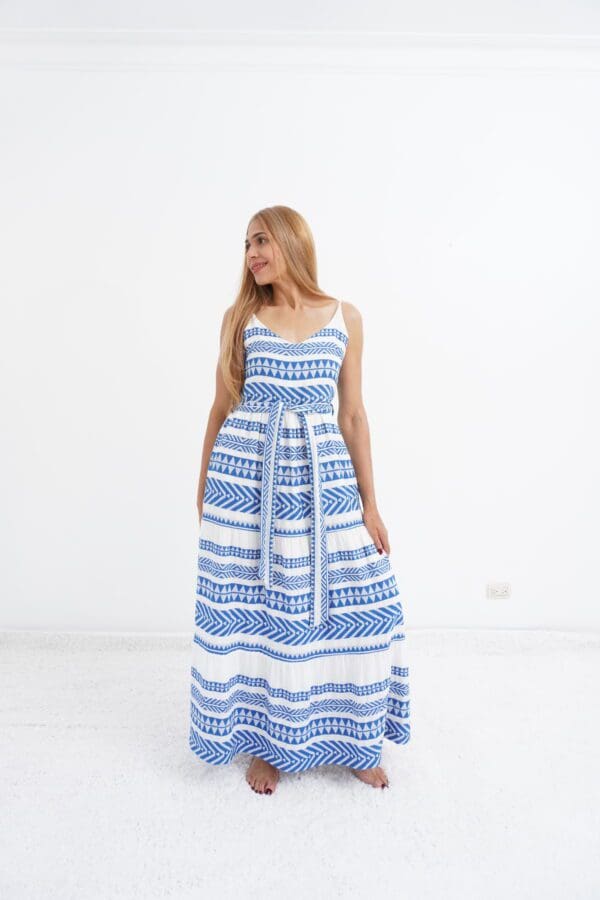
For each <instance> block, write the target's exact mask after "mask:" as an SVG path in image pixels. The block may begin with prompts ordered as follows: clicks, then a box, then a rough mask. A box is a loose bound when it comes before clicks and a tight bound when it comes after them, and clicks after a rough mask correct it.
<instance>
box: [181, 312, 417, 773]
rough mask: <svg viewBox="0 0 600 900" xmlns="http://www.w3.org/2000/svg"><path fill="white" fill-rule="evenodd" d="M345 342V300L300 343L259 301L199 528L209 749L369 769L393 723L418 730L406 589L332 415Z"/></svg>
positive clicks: (397, 736) (195, 656) (199, 635)
mask: <svg viewBox="0 0 600 900" xmlns="http://www.w3.org/2000/svg"><path fill="white" fill-rule="evenodd" d="M347 344H348V332H347V330H346V325H345V323H344V317H343V315H342V310H341V302H339V303H338V306H337V309H336V312H335V315H334V316H333V318H332V319H331V320H330V322H329V324H328V325H326V326H325V327H324V328H321V329H319V331H317V332H315V333H314V334H313V335H311V336H310V337H308V338H307V339H306V340H304V341H299V342H298V343H291V342H290V341H286V340H284V339H283V338H281V337H280V336H279V335H277V334H275V332H273V331H271V329H269V328H267V327H266V326H265V325H263V324H262V323H261V322H260V320H259V319H258V318H257V317H256V316H255V315H254V316H252V318H251V319H250V320H249V322H248V324H247V326H246V328H245V330H244V347H245V380H244V387H243V392H242V399H241V401H240V403H239V404H238V405H237V406H236V407H235V408H234V409H233V410H232V411H231V412H230V413H229V415H228V416H227V418H226V419H225V420H224V422H223V424H222V425H221V428H220V430H219V433H218V435H217V438H216V440H215V443H214V446H213V449H212V452H211V455H210V459H209V464H208V471H207V478H206V485H205V490H204V500H203V507H202V519H201V522H200V533H199V545H198V549H199V553H198V574H197V586H196V601H195V628H194V639H193V644H192V669H191V675H192V679H191V724H190V732H189V745H190V747H191V749H192V750H193V752H194V753H195V754H197V756H198V757H200V759H202V760H205V761H206V762H209V763H213V764H217V765H218V764H224V763H229V762H230V761H231V760H232V759H233V758H234V756H235V755H236V754H237V753H239V752H245V753H249V754H251V755H252V756H258V757H261V758H262V759H265V760H267V761H268V762H270V763H272V764H273V765H274V766H276V767H277V768H278V769H281V770H282V771H287V772H299V771H302V770H305V769H308V768H311V767H312V766H319V765H323V764H326V763H327V764H339V765H344V766H351V767H353V768H355V769H368V768H371V767H372V766H376V765H378V764H379V763H380V760H381V752H382V744H383V738H384V737H385V738H388V739H389V740H390V741H393V742H394V743H396V744H405V743H407V741H408V740H409V737H410V724H409V682H408V666H407V661H406V656H405V634H404V631H403V625H404V619H403V611H402V603H401V601H400V598H399V590H398V587H397V584H396V579H395V576H394V573H393V571H392V568H391V566H390V561H389V557H388V556H387V554H386V553H385V552H383V553H382V554H379V553H378V552H377V549H376V547H375V545H374V543H373V541H372V540H371V536H370V535H369V532H368V531H367V528H366V526H365V524H364V522H363V518H362V508H361V503H360V495H359V492H358V486H357V481H356V475H355V471H354V468H353V465H352V460H351V458H350V454H349V451H348V447H347V445H346V444H345V442H344V439H343V436H342V433H341V431H340V428H339V426H338V424H337V419H336V417H335V416H334V407H333V401H334V397H335V396H336V394H337V390H336V388H337V380H338V375H339V372H340V368H341V365H342V362H343V359H344V354H345V352H346V346H347Z"/></svg>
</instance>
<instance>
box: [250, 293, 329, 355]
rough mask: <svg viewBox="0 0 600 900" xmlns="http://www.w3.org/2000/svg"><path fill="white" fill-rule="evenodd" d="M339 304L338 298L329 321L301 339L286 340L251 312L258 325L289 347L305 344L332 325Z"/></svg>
mask: <svg viewBox="0 0 600 900" xmlns="http://www.w3.org/2000/svg"><path fill="white" fill-rule="evenodd" d="M340 306H341V301H340V300H338V302H337V306H336V308H335V312H334V314H333V315H332V317H331V318H330V320H329V322H327V323H326V324H325V325H323V327H322V328H319V330H318V331H314V332H313V333H312V334H309V336H308V337H306V338H304V339H303V340H301V341H288V340H287V338H284V337H282V335H280V334H277V332H276V331H273V329H272V328H269V326H268V325H265V323H264V322H261V321H260V319H259V318H258V316H257V315H256V313H253V315H254V318H255V320H256V321H257V322H258V324H259V325H260V327H261V328H265V329H266V330H267V331H269V332H270V333H271V334H272V335H273V337H276V338H278V339H279V340H280V341H283V343H284V344H288V345H289V346H290V347H300V345H301V344H306V343H307V342H308V341H310V340H312V339H313V338H315V337H317V335H319V334H321V332H322V331H325V329H326V328H331V326H332V324H333V322H334V321H335V319H336V317H337V314H338V312H339V310H340Z"/></svg>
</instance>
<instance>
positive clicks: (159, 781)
mask: <svg viewBox="0 0 600 900" xmlns="http://www.w3.org/2000/svg"><path fill="white" fill-rule="evenodd" d="M407 642H408V643H407V648H408V650H409V653H410V656H409V666H410V675H411V697H410V700H411V721H412V725H411V727H412V736H411V742H410V744H407V745H405V746H396V745H394V744H391V743H390V742H389V741H386V742H385V745H384V753H383V765H384V766H385V768H386V769H387V772H388V775H389V779H390V787H389V789H388V790H381V789H379V790H376V789H374V788H371V787H369V786H368V785H365V784H362V783H361V782H359V781H358V780H357V779H356V778H354V777H353V776H352V775H351V774H350V773H349V772H348V771H347V770H345V769H343V768H340V767H336V766H324V767H322V768H318V769H313V770H310V771H309V772H305V773H301V774H298V775H294V774H286V773H283V775H282V777H281V781H280V784H279V785H278V787H277V790H276V792H275V793H274V794H273V795H271V796H268V795H258V794H255V793H253V791H252V790H250V788H249V787H248V785H247V784H246V782H245V780H244V772H245V768H246V765H247V763H248V761H249V757H248V756H246V755H243V756H239V757H238V758H237V759H236V760H235V761H234V762H233V763H232V764H231V765H230V766H228V767H222V768H218V767H214V766H209V765H208V764H206V763H203V762H201V761H200V760H198V759H197V758H196V757H195V756H194V755H193V753H192V751H191V750H190V749H189V748H188V743H187V740H188V714H189V660H190V653H191V635H190V636H189V637H188V636H185V635H184V636H181V635H165V636H160V635H157V636H149V635H120V636H119V635H90V634H78V633H74V632H72V633H67V634H52V633H46V632H4V633H0V674H1V677H2V690H1V692H0V698H1V699H0V703H1V707H0V725H1V740H2V744H1V772H0V788H1V791H2V796H1V800H0V826H1V827H0V860H1V862H0V896H1V897H2V900H17V898H18V900H20V898H24V900H37V898H40V900H42V898H43V900H53V898H60V900H70V898H77V900H86V898H90V897H93V898H102V900H113V898H115V900H116V898H138V897H139V898H144V900H151V898H155V897H156V898H159V897H160V898H168V897H174V898H181V900H186V898H192V897H193V898H198V900H200V898H202V900H207V898H208V900H210V898H213V897H215V898H218V900H228V898H234V897H235V898H236V900H237V898H244V900H245V898H259V897H260V898H261V900H262V898H271V897H277V898H282V897H283V898H286V900H294V898H296V897H300V898H304V897H306V898H310V900H317V898H326V897H327V898H332V897H341V898H354V897H357V898H369V900H375V898H392V897H393V898H395V900H397V898H403V900H428V898H434V900H449V898H461V900H463V898H465V900H495V898H502V900H504V898H511V900H521V898H532V900H541V898H544V900H551V898H552V900H554V898H556V900H559V898H560V900H577V898H586V900H598V898H600V856H599V852H600V827H599V826H600V815H599V810H600V776H599V760H600V721H599V720H600V717H599V712H600V709H599V692H598V685H599V676H600V635H597V634H596V635H594V634H592V635H589V634H588V635H585V634H575V633H559V632H536V631H471V630H459V629H457V630H451V629H445V630H439V631H435V630H429V629H428V630H419V629H413V630H407Z"/></svg>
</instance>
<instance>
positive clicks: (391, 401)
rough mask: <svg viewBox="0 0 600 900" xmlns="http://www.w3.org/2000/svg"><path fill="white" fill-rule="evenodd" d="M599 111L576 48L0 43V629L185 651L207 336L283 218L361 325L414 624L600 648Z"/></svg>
mask: <svg viewBox="0 0 600 900" xmlns="http://www.w3.org/2000/svg"><path fill="white" fill-rule="evenodd" d="M5 24H9V25H14V24H22V23H21V22H16V21H11V20H10V19H9V20H8V21H7V22H5ZM28 24H32V23H28ZM33 24H36V23H33ZM42 24H46V23H42ZM60 24H63V23H62V22H61V23H60ZM599 104H600V41H599V40H598V39H597V38H594V37H589V35H588V37H587V38H586V37H585V36H581V37H579V38H571V39H567V38H561V37H560V36H559V37H554V38H550V37H546V38H544V37H538V38H532V37H519V36H514V37H513V38H511V37H507V36H504V37H501V38H494V37H493V36H487V37H476V36H475V37H472V38H467V37H465V36H462V37H456V38H455V37H453V36H452V35H448V36H446V37H440V36H438V37H433V36H432V37H430V38H428V37H427V36H420V37H407V36H404V37H403V36H398V35H396V36H394V35H388V36H387V37H386V36H382V37H380V38H376V37H374V36H368V35H365V36H363V37H360V36H356V35H355V36H354V37H348V36H344V35H340V34H335V33H330V34H328V35H322V36H321V37H316V38H315V37H314V36H313V37H310V36H308V37H304V38H302V37H300V36H298V35H294V34H290V33H288V34H282V35H274V36H273V35H272V36H270V37H269V36H268V35H260V34H255V35H254V36H252V37H248V38H243V37H241V36H239V37H237V38H235V39H234V38H233V37H232V38H231V39H230V40H227V39H223V37H222V36H221V37H219V38H218V39H217V38H214V37H211V35H206V34H201V33H193V32H189V33H186V32H172V33H170V34H168V35H167V34H163V33H161V32H157V33H154V34H153V35H144V34H139V33H133V32H132V33H119V34H117V33H113V34H111V33H108V32H105V33H98V32H94V31H88V32H86V33H78V32H74V33H66V32H65V33H63V32H60V31H58V32H54V33H48V32H44V31H41V32H35V33H33V32H32V33H29V32H26V31H24V32H10V31H5V32H3V33H1V34H0V122H2V140H1V141H0V162H1V166H0V196H1V197H2V202H1V204H0V229H1V231H0V240H1V246H2V251H3V252H2V256H3V260H2V265H1V266H0V292H1V296H2V313H3V328H2V394H3V398H2V399H3V407H4V409H3V425H4V429H3V430H4V432H5V434H4V440H3V442H2V450H1V451H0V452H1V454H2V455H1V458H0V472H1V478H2V501H3V502H2V506H3V513H4V515H3V517H2V526H1V529H2V530H1V532H0V539H1V541H2V574H3V578H2V595H1V600H0V602H1V608H0V627H4V628H34V629H35V628H43V629H73V630H78V629H100V630H127V631H129V630H131V631H133V630H135V631H144V630H148V631H153V630H164V631H190V630H191V628H192V624H193V606H194V597H195V594H194V592H195V570H196V569H195V567H196V545H197V514H196V508H195V502H196V496H195V495H196V482H197V477H198V467H199V463H200V454H201V447H202V439H203V435H204V427H205V422H206V415H207V413H208V409H209V406H210V403H211V401H212V396H213V382H214V369H215V364H216V355H217V347H218V330H219V325H220V321H221V316H222V313H223V311H224V309H225V307H226V306H227V305H229V303H231V301H232V300H233V298H234V296H235V292H236V288H237V285H238V280H239V276H240V273H241V267H242V261H243V239H244V234H245V229H246V225H247V222H248V220H249V218H250V216H251V214H252V213H253V212H254V211H255V210H256V209H258V208H260V207H262V206H266V205H270V204H273V203H285V204H287V205H290V206H293V207H295V208H296V209H298V210H299V211H300V212H301V213H302V214H303V215H305V216H306V218H307V219H308V221H309V223H310V224H311V227H312V228H313V231H314V234H315V238H316V242H317V248H318V253H319V277H320V282H321V285H322V287H323V288H324V289H325V290H327V291H328V292H330V293H332V294H334V295H336V296H338V297H342V298H344V299H346V300H349V301H351V302H352V303H355V304H356V305H357V306H358V307H359V308H360V309H361V310H362V312H363V316H364V324H365V354H364V390H365V400H366V406H367V411H368V413H369V418H370V424H371V432H372V442H373V458H374V466H375V485H376V489H377V494H378V500H379V506H380V510H381V512H382V515H383V518H384V521H385V522H386V525H387V527H388V531H389V534H390V538H391V551H392V552H391V559H392V562H393V564H394V566H395V570H396V574H397V577H398V581H399V584H400V586H401V590H402V594H403V598H404V603H405V620H406V624H407V626H408V627H418V626H429V625H436V626H437V625H457V626H466V627H469V626H480V627H496V626H500V627H510V628H517V627H530V628H566V629H597V628H599V627H600V603H599V602H598V599H599V598H598V581H597V547H598V508H599V502H600V491H599V479H598V467H597V459H598V456H599V450H600V448H599V440H598V427H597V400H596V396H597V389H596V386H597V384H598V378H599V375H600V373H599V371H598V369H599V362H598V350H597V347H598V316H599V313H598V297H599V288H600V275H599V271H598V209H599V203H600V179H599V175H598V158H599V153H600V146H599V145H600V126H599V119H598V114H597V110H598V108H600V106H599ZM594 401H596V402H594ZM496 580H500V581H509V582H510V583H511V585H512V596H511V597H510V599H508V600H501V601H500V600H495V601H492V600H488V599H486V596H485V586H486V583H487V582H488V581H496Z"/></svg>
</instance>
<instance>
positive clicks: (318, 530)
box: [235, 399, 333, 626]
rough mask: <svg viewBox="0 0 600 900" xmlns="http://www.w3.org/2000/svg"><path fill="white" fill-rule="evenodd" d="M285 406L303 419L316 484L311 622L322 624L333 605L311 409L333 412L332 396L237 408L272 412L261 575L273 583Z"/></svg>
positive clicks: (263, 500) (267, 585) (266, 452)
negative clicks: (280, 456) (276, 501)
mask: <svg viewBox="0 0 600 900" xmlns="http://www.w3.org/2000/svg"><path fill="white" fill-rule="evenodd" d="M285 409H289V410H292V411H293V412H295V413H297V414H298V416H299V418H300V421H301V423H302V429H303V431H304V437H305V440H306V449H307V453H308V465H309V469H310V482H311V486H312V492H311V498H312V508H311V515H312V529H311V541H310V562H311V573H312V591H313V606H312V610H311V615H310V625H311V626H313V625H320V624H321V623H322V622H323V621H325V620H326V619H327V613H328V606H329V566H328V560H327V533H326V530H325V511H324V508H323V487H322V483H321V468H320V466H319V455H318V451H317V441H316V438H315V431H314V422H313V421H312V417H311V413H331V412H333V406H332V404H331V402H330V401H328V400H296V401H290V400H275V399H273V400H243V401H242V402H241V403H240V404H238V406H237V407H236V409H235V411H236V412H237V410H240V411H241V412H250V411H255V410H259V411H266V412H268V413H269V418H268V421H267V432H266V436H265V443H264V459H263V470H262V491H261V501H260V565H259V576H260V579H261V581H262V582H263V584H264V586H265V588H269V589H270V588H271V587H272V585H273V538H274V535H275V490H276V485H277V466H278V462H279V455H280V443H279V435H280V423H281V418H282V415H283V411H284V410H285Z"/></svg>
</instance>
